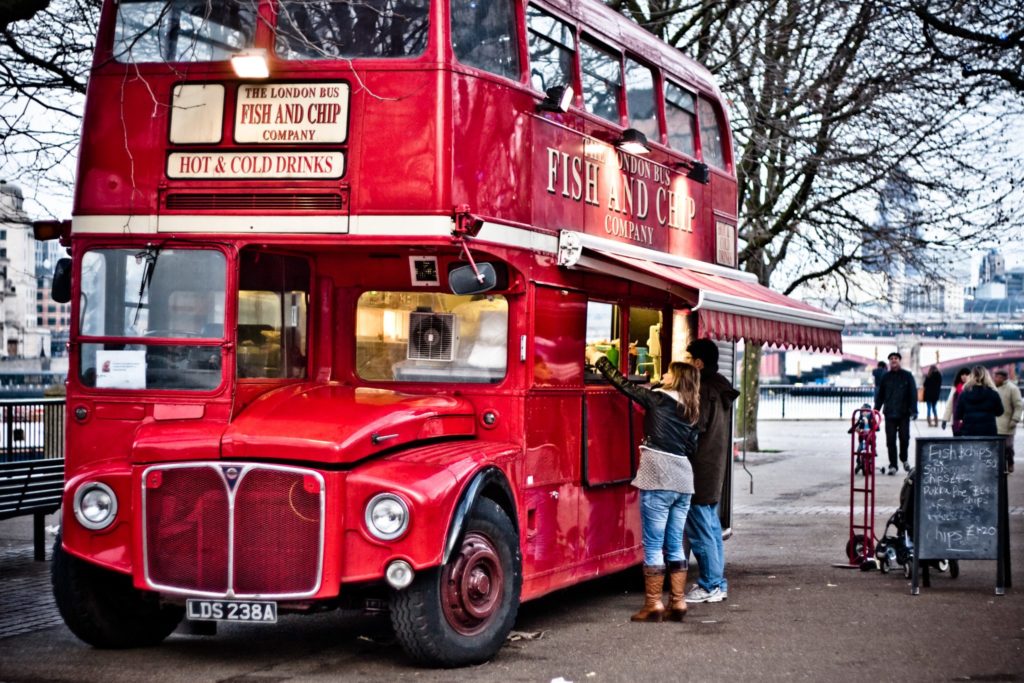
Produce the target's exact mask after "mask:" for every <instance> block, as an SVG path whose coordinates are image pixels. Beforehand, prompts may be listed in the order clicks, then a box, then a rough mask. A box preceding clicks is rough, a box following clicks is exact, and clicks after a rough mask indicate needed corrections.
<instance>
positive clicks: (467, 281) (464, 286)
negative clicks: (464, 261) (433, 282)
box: [448, 263, 498, 294]
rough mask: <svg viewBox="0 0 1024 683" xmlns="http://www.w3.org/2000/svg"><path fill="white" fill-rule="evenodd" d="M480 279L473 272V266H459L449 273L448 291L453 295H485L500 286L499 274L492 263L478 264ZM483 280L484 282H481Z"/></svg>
mask: <svg viewBox="0 0 1024 683" xmlns="http://www.w3.org/2000/svg"><path fill="white" fill-rule="evenodd" d="M476 268H477V270H478V271H479V272H480V278H478V277H477V274H476V273H474V272H473V266H459V267H457V268H452V270H451V272H449V273H448V289H450V290H452V294H483V293H484V292H489V291H491V290H492V289H494V287H495V285H497V284H498V274H497V272H495V270H494V266H493V265H492V264H490V263H478V264H476ZM481 278H482V281H481Z"/></svg>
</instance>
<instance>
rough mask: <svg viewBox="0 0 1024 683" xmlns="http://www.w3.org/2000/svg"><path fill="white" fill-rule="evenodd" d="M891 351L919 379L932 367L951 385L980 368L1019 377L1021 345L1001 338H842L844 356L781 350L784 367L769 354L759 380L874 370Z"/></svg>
mask: <svg viewBox="0 0 1024 683" xmlns="http://www.w3.org/2000/svg"><path fill="white" fill-rule="evenodd" d="M893 351H899V353H900V354H901V355H902V356H903V367H904V368H906V369H908V370H911V371H913V372H915V373H916V374H918V376H920V375H922V374H924V373H925V372H927V371H928V368H930V367H931V366H932V365H935V366H936V367H938V369H939V371H940V372H941V373H942V377H943V381H944V383H947V384H948V383H951V382H952V379H953V376H954V375H955V374H956V371H957V370H958V369H959V368H961V367H965V366H966V367H970V366H973V365H983V366H985V367H986V368H989V369H990V370H994V369H997V368H1004V369H1006V370H1008V371H1009V372H1010V375H1011V376H1012V377H1021V376H1022V375H1024V341H1017V340H1001V339H968V338H938V337H925V336H920V337H918V336H911V335H900V336H893V335H889V336H849V337H847V336H845V335H844V336H843V353H842V354H841V355H837V354H823V353H812V352H808V351H786V352H785V363H784V364H783V363H779V362H777V361H774V362H773V358H772V357H773V355H774V354H773V353H772V350H769V352H768V353H766V354H765V356H764V358H763V359H762V364H761V371H762V377H765V378H778V379H781V380H783V381H786V380H789V381H813V380H814V379H816V378H819V377H824V376H830V375H834V374H838V373H839V372H842V371H843V370H849V369H853V368H856V367H866V368H869V369H870V368H874V367H875V365H877V364H878V362H879V361H885V360H886V356H888V355H889V354H890V353H892V352H893Z"/></svg>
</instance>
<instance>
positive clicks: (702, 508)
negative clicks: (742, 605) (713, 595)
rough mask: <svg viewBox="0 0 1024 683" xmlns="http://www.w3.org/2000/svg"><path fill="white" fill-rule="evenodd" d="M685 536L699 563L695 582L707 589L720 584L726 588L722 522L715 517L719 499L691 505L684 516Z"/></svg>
mask: <svg viewBox="0 0 1024 683" xmlns="http://www.w3.org/2000/svg"><path fill="white" fill-rule="evenodd" d="M686 538H687V539H688V540H689V541H690V550H692V551H693V555H694V557H696V558H697V564H698V565H699V566H700V579H698V580H697V585H698V586H700V587H701V588H703V589H704V590H706V591H713V590H714V589H716V588H721V589H722V590H723V591H725V592H728V588H729V586H728V582H727V581H726V580H725V548H724V547H723V546H722V523H721V521H719V519H718V503H715V504H714V505H694V506H692V507H691V508H690V514H689V516H688V517H687V518H686Z"/></svg>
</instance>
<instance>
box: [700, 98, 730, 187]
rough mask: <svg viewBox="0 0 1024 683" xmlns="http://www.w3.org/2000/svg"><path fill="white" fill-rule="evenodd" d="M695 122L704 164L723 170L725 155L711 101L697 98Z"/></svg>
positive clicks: (720, 132)
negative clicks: (696, 122) (697, 125)
mask: <svg viewBox="0 0 1024 683" xmlns="http://www.w3.org/2000/svg"><path fill="white" fill-rule="evenodd" d="M697 121H698V122H699V123H700V149H701V152H702V153H703V155H704V163H706V164H707V165H708V166H714V167H715V168H721V169H725V153H724V152H723V150H722V131H721V129H720V128H719V127H718V116H716V113H715V105H714V104H712V103H711V100H707V99H705V98H703V97H699V98H697Z"/></svg>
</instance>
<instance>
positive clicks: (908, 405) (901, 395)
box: [875, 351, 917, 475]
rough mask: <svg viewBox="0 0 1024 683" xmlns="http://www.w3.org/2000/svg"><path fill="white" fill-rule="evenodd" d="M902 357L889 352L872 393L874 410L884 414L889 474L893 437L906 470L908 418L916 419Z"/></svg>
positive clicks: (914, 395)
mask: <svg viewBox="0 0 1024 683" xmlns="http://www.w3.org/2000/svg"><path fill="white" fill-rule="evenodd" d="M902 363H903V356H901V355H900V354H899V353H897V352H895V351H894V352H892V353H890V354H889V372H887V373H885V375H883V376H882V381H881V382H879V383H878V392H877V393H876V394H875V410H881V411H882V415H884V416H885V447H886V449H887V450H888V452H889V474H890V475H893V474H896V471H897V470H896V439H897V437H899V457H900V462H902V463H903V469H904V470H910V464H909V463H908V462H907V452H908V451H909V449H910V418H914V419H915V420H916V419H917V382H915V381H914V376H913V375H912V374H910V372H908V371H907V370H904V369H903V368H902V367H901V365H902Z"/></svg>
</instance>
